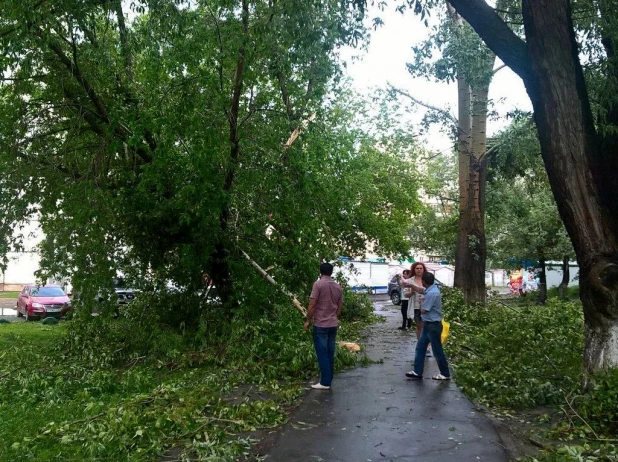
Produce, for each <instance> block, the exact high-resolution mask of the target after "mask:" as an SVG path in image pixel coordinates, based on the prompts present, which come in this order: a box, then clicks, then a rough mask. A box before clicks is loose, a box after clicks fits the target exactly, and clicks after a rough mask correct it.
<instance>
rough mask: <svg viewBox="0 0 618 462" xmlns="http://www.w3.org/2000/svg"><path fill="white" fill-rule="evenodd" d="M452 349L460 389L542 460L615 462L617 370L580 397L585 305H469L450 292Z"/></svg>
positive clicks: (448, 308)
mask: <svg viewBox="0 0 618 462" xmlns="http://www.w3.org/2000/svg"><path fill="white" fill-rule="evenodd" d="M445 292H446V293H445V317H446V318H447V320H449V321H451V330H450V336H449V340H448V343H447V351H448V354H449V360H450V361H452V363H453V365H454V370H455V374H456V380H457V384H458V385H459V386H460V387H461V388H462V390H463V391H464V392H465V393H467V394H468V395H469V396H470V397H471V398H472V399H474V400H476V401H477V402H479V403H481V404H484V405H486V406H488V407H489V408H491V409H492V410H493V412H494V413H495V414H497V415H498V416H500V417H501V418H502V419H504V420H505V421H510V422H511V423H513V425H512V426H511V428H513V429H514V430H516V431H518V432H519V436H520V438H523V439H524V440H527V441H528V442H532V443H533V444H535V445H536V446H537V447H543V448H545V449H544V451H542V452H541V453H540V454H539V455H537V456H535V458H534V459H530V460H537V461H593V460H612V461H616V460H618V450H617V449H616V447H615V446H614V443H615V442H616V441H618V371H613V372H609V373H607V374H604V375H599V376H598V377H596V378H595V382H594V386H593V387H592V389H591V390H589V391H587V392H586V393H583V392H582V391H581V383H582V351H583V345H584V338H583V334H584V326H583V315H582V309H581V304H580V303H579V302H578V301H574V300H560V299H557V298H550V299H549V300H548V303H547V304H545V305H536V304H534V299H533V298H531V299H530V300H529V301H526V300H524V299H517V300H515V301H513V303H510V301H496V300H490V301H489V302H488V304H487V305H485V306H465V305H464V304H463V300H462V299H461V296H460V294H459V293H458V292H456V291H448V290H446V291H445Z"/></svg>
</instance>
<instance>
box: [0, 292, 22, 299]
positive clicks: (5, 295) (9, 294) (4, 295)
mask: <svg viewBox="0 0 618 462" xmlns="http://www.w3.org/2000/svg"><path fill="white" fill-rule="evenodd" d="M18 295H19V291H17V290H15V291H7V292H0V298H17V296H18Z"/></svg>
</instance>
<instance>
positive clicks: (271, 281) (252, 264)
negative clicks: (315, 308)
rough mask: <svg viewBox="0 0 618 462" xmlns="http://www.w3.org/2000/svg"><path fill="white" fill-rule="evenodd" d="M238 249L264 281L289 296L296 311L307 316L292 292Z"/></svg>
mask: <svg viewBox="0 0 618 462" xmlns="http://www.w3.org/2000/svg"><path fill="white" fill-rule="evenodd" d="M238 250H240V252H241V253H242V254H243V255H244V256H245V258H246V259H247V260H249V263H251V266H253V267H254V268H255V269H256V270H257V271H258V273H260V274H261V275H262V277H263V278H264V279H265V280H266V282H268V283H270V284H272V285H273V286H275V287H277V288H278V289H279V290H280V291H281V292H282V293H283V294H285V295H287V296H288V297H290V298H291V299H292V304H293V305H294V306H295V307H296V309H297V310H298V311H300V314H302V315H303V316H307V310H306V309H305V307H304V306H303V305H302V304H301V303H300V302H299V301H298V299H297V298H296V296H295V295H294V294H293V293H291V292H288V291H287V290H286V289H285V288H283V287H281V286H280V285H279V284H277V282H276V281H275V280H274V279H273V278H272V276H271V275H270V274H268V273H267V272H266V270H264V269H263V268H262V267H261V266H260V265H258V264H257V263H256V262H255V261H254V260H253V259H252V258H251V257H250V256H249V255H247V253H246V252H245V251H244V250H242V249H241V248H239V249H238Z"/></svg>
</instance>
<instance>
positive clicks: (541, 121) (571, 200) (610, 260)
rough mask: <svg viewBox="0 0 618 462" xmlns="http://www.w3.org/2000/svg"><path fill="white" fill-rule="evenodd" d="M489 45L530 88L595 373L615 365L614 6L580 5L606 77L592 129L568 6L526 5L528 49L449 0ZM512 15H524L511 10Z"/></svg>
mask: <svg viewBox="0 0 618 462" xmlns="http://www.w3.org/2000/svg"><path fill="white" fill-rule="evenodd" d="M449 2H450V3H451V4H452V5H453V7H454V8H455V9H456V10H457V11H458V13H459V14H461V15H462V16H463V17H464V18H465V19H466V21H468V23H469V24H470V25H471V26H472V27H473V28H474V29H475V30H476V31H477V32H478V34H479V35H480V36H481V37H482V38H483V40H484V41H485V43H486V44H487V45H488V46H489V47H490V48H491V49H492V50H493V51H494V52H495V53H496V54H497V55H498V56H499V57H500V58H501V59H502V60H503V61H504V62H505V64H506V65H508V66H509V67H510V68H511V69H513V71H515V72H516V73H517V74H518V75H519V76H520V77H521V78H522V80H523V81H524V84H525V86H526V90H527V92H528V95H529V96H530V99H531V101H532V105H533V108H534V120H535V122H536V125H537V127H538V132H539V139H540V143H541V153H542V156H543V161H544V163H545V167H546V169H547V173H548V177H549V182H550V185H551V188H552V191H553V194H554V197H555V199H556V204H557V206H558V210H559V212H560V216H561V217H562V220H563V222H564V225H565V227H566V230H567V232H568V234H569V236H570V238H571V240H572V242H573V247H574V249H575V253H576V255H577V260H578V263H579V268H580V279H579V283H580V293H581V300H582V303H583V308H584V317H585V324H586V343H585V352H584V362H585V366H586V370H587V372H588V373H594V372H595V371H598V370H601V369H605V368H608V367H616V366H618V200H616V199H617V194H618V135H617V133H618V130H617V129H618V104H616V94H617V93H618V91H617V90H618V79H617V77H618V63H617V60H616V58H617V56H616V49H617V48H616V46H617V45H618V28H616V27H615V26H616V12H615V11H616V10H615V9H612V8H610V7H611V4H612V2H611V1H610V0H599V1H590V2H580V3H578V5H580V6H583V7H587V8H588V9H589V11H588V13H589V14H588V15H587V17H588V18H592V22H593V23H594V26H595V27H594V28H591V29H590V30H589V32H590V33H589V34H585V35H584V34H581V36H584V37H586V38H587V39H588V40H595V38H597V39H598V43H599V49H600V51H599V52H597V53H596V55H595V56H593V63H594V64H596V65H598V69H599V70H598V72H599V73H601V74H603V78H602V79H601V82H603V87H604V92H603V93H597V98H596V99H595V100H596V104H597V107H596V108H597V109H598V114H599V118H598V119H596V120H595V117H594V115H593V105H592V101H591V98H590V90H591V88H589V87H588V86H587V83H586V79H585V76H584V70H583V66H582V63H581V61H580V46H579V45H578V43H577V34H576V29H575V25H574V18H573V6H572V3H571V2H570V1H569V0H552V1H532V0H524V1H523V2H522V3H521V7H520V8H521V10H520V12H521V18H522V20H523V24H524V30H525V41H524V40H523V39H521V38H520V37H519V36H517V35H516V34H515V33H514V32H513V31H512V30H511V29H510V28H509V26H508V25H507V23H505V22H504V21H503V20H502V19H501V18H500V16H499V15H498V14H497V13H496V11H495V10H494V9H493V8H492V7H490V6H489V5H488V4H487V3H486V2H485V1H484V0H449ZM510 8H511V11H512V12H513V11H515V9H516V8H518V7H517V6H515V5H512V6H511V7H510Z"/></svg>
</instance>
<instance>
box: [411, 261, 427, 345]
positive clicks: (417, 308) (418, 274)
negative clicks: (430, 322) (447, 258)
mask: <svg viewBox="0 0 618 462" xmlns="http://www.w3.org/2000/svg"><path fill="white" fill-rule="evenodd" d="M411 270H412V277H411V279H412V280H411V281H410V283H411V284H412V285H414V286H416V287H419V288H423V274H425V273H426V272H427V268H425V265H424V264H423V263H421V262H420V261H417V262H416V263H413V264H412V267H411ZM411 290H412V294H411V295H410V301H409V303H408V304H409V306H410V309H413V310H414V322H415V323H416V338H417V339H418V338H419V337H420V336H421V330H423V320H422V319H421V305H422V304H423V298H424V295H423V293H424V292H425V290H424V289H423V290H421V291H418V290H414V289H411Z"/></svg>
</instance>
